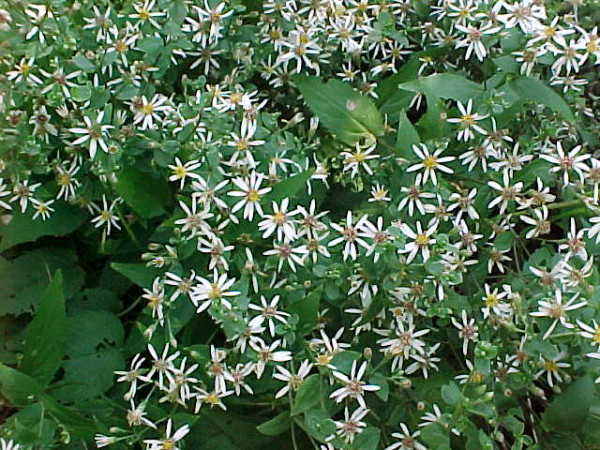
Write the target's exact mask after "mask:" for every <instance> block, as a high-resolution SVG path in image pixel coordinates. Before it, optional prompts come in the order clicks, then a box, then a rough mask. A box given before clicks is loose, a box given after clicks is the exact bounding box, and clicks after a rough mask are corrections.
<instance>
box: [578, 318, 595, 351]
mask: <svg viewBox="0 0 600 450" xmlns="http://www.w3.org/2000/svg"><path fill="white" fill-rule="evenodd" d="M577 325H579V327H580V328H581V329H582V331H581V336H583V337H584V338H586V339H590V340H591V341H592V342H591V344H592V345H597V346H598V350H600V325H598V322H596V320H594V321H593V323H592V326H590V325H588V324H587V323H585V322H582V321H581V320H577ZM588 356H589V355H588Z"/></svg>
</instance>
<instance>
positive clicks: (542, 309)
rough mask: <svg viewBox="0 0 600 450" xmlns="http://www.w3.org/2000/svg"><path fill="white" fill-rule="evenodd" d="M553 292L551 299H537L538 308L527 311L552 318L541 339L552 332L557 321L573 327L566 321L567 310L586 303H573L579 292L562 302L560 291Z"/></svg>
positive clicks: (567, 326)
mask: <svg viewBox="0 0 600 450" xmlns="http://www.w3.org/2000/svg"><path fill="white" fill-rule="evenodd" d="M554 292H555V293H554V298H553V299H551V300H549V301H546V300H540V301H538V310H537V311H534V312H532V313H529V315H531V316H534V317H548V318H550V319H552V323H551V324H550V326H549V327H548V329H547V330H546V332H545V333H544V336H543V339H547V338H548V336H550V335H551V334H552V332H553V331H554V329H555V328H556V325H558V323H560V324H561V325H562V326H563V327H565V328H574V325H573V324H572V323H569V321H568V318H567V312H568V311H572V310H574V309H579V308H582V307H583V306H585V305H586V304H587V302H586V301H582V302H579V303H574V302H575V300H577V298H578V297H579V293H577V294H575V295H574V296H573V297H571V299H570V300H569V301H568V302H567V303H565V304H563V294H562V291H561V290H560V289H556V290H555V291H554Z"/></svg>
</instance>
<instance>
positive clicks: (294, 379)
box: [273, 359, 313, 398]
mask: <svg viewBox="0 0 600 450" xmlns="http://www.w3.org/2000/svg"><path fill="white" fill-rule="evenodd" d="M312 367H313V365H312V364H311V362H310V361H308V360H307V359H305V360H303V361H302V363H301V364H300V367H299V368H298V371H297V372H296V373H293V372H290V371H289V370H287V369H286V368H285V367H283V366H276V367H275V373H273V378H275V379H276V380H279V381H283V382H285V383H286V385H285V386H284V387H282V388H281V389H279V391H277V393H276V394H275V398H281V397H283V396H284V395H285V394H287V393H288V392H290V391H291V392H296V391H297V390H298V388H299V387H300V385H301V384H302V382H303V381H304V379H305V378H306V377H307V376H308V374H309V373H310V371H311V369H312Z"/></svg>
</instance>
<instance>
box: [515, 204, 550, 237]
mask: <svg viewBox="0 0 600 450" xmlns="http://www.w3.org/2000/svg"><path fill="white" fill-rule="evenodd" d="M533 216H534V217H529V216H521V220H522V221H523V222H525V223H526V224H529V225H532V226H533V228H532V229H531V230H529V231H528V232H527V233H526V234H525V239H531V238H534V237H538V236H539V235H540V234H548V233H550V225H551V224H550V221H549V220H548V208H547V207H546V206H545V205H543V206H542V208H541V209H534V210H533Z"/></svg>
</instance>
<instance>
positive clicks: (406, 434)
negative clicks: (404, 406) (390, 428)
mask: <svg viewBox="0 0 600 450" xmlns="http://www.w3.org/2000/svg"><path fill="white" fill-rule="evenodd" d="M400 430H401V431H400V432H395V433H392V437H393V438H394V439H397V441H396V442H394V443H392V444H391V445H388V446H387V447H386V448H385V450H427V447H425V446H424V445H423V444H421V443H420V442H419V441H417V439H418V438H419V436H420V435H421V432H420V431H419V430H417V431H415V432H414V433H411V432H410V430H409V429H408V427H407V426H406V424H404V423H401V424H400Z"/></svg>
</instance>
